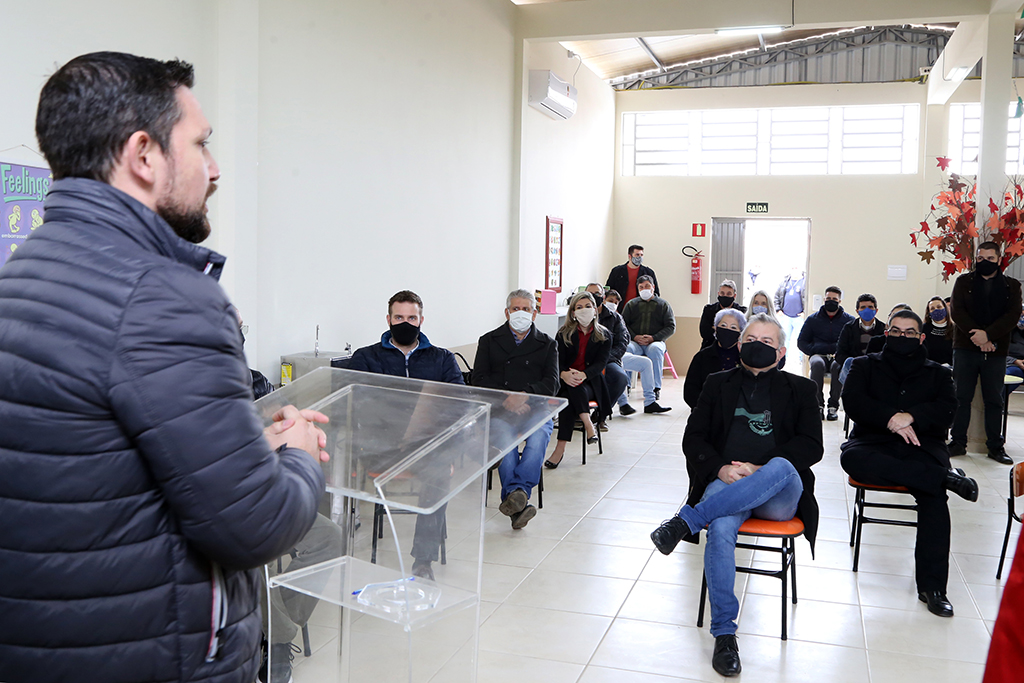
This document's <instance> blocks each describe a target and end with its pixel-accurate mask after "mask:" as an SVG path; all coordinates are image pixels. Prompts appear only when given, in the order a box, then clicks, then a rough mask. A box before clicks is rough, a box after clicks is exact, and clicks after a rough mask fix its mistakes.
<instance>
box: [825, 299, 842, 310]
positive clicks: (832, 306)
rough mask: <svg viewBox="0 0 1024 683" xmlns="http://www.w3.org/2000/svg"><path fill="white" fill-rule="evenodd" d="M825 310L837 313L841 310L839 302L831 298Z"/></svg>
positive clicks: (826, 303)
mask: <svg viewBox="0 0 1024 683" xmlns="http://www.w3.org/2000/svg"><path fill="white" fill-rule="evenodd" d="M825 310H826V311H828V312H829V313H835V312H836V311H838V310H839V302H838V301H835V300H834V299H829V300H828V301H826V302H825Z"/></svg>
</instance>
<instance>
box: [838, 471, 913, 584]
mask: <svg viewBox="0 0 1024 683" xmlns="http://www.w3.org/2000/svg"><path fill="white" fill-rule="evenodd" d="M849 482H850V486H852V487H853V488H855V489H856V490H857V495H856V496H855V497H854V499H853V521H852V523H851V525H850V547H851V548H853V571H857V568H858V567H859V566H860V536H861V529H862V528H863V526H864V525H865V524H887V525H889V526H912V527H916V526H917V521H916V520H915V521H913V522H910V521H907V520H904V519H892V518H888V519H883V518H880V517H868V516H867V515H865V514H864V508H878V509H886V510H914V511H915V512H916V511H917V505H904V504H902V503H872V502H869V501H868V500H867V497H866V496H867V493H868V491H875V492H884V493H903V494H906V495H911V494H910V489H908V488H907V487H906V486H877V485H875V484H862V483H861V482H859V481H857V480H856V479H854V478H853V477H849Z"/></svg>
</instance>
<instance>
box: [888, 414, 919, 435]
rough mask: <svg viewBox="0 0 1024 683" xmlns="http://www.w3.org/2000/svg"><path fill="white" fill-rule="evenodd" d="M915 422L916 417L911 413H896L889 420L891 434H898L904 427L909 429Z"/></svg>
mask: <svg viewBox="0 0 1024 683" xmlns="http://www.w3.org/2000/svg"><path fill="white" fill-rule="evenodd" d="M913 422H914V416H913V415H911V414H910V413H896V414H895V415H893V416H892V417H890V418H889V424H888V425H887V426H888V427H889V431H890V432H898V431H900V430H901V429H903V428H904V427H909V426H910V425H911V424H912V423H913Z"/></svg>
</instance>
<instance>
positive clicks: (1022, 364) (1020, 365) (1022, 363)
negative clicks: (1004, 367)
mask: <svg viewBox="0 0 1024 683" xmlns="http://www.w3.org/2000/svg"><path fill="white" fill-rule="evenodd" d="M1013 364H1014V365H1016V366H1017V367H1018V368H1020V369H1021V370H1024V360H1020V359H1017V360H1015V361H1013Z"/></svg>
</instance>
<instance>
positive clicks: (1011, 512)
mask: <svg viewBox="0 0 1024 683" xmlns="http://www.w3.org/2000/svg"><path fill="white" fill-rule="evenodd" d="M1022 495H1024V462H1019V463H1017V464H1016V465H1014V466H1013V467H1011V468H1010V495H1009V496H1007V498H1006V533H1005V534H1004V535H1003V550H1002V551H1001V552H1000V553H999V568H998V569H996V579H1001V578H1003V562H1004V561H1005V560H1006V546H1007V544H1009V542H1010V528H1011V526H1012V525H1013V523H1014V522H1017V523H1018V524H1020V523H1021V517H1020V515H1018V514H1017V510H1016V509H1015V507H1014V504H1013V499H1014V498H1019V497H1021V496H1022Z"/></svg>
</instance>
